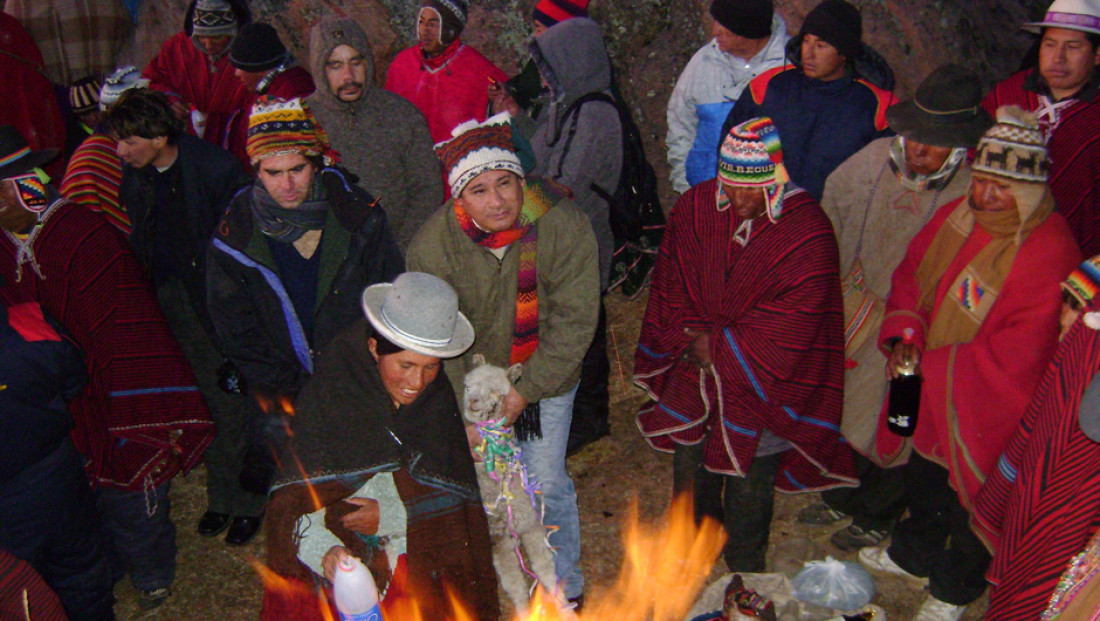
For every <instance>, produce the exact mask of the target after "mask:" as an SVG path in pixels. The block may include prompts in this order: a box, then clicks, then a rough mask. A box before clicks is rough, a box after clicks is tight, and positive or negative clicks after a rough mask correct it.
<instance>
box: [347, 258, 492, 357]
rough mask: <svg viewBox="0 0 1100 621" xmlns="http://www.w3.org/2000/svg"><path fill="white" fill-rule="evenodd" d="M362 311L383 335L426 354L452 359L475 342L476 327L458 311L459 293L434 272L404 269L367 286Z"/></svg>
mask: <svg viewBox="0 0 1100 621" xmlns="http://www.w3.org/2000/svg"><path fill="white" fill-rule="evenodd" d="M363 312H365V313H366V314H367V319H369V320H370V323H371V325H372V326H374V329H375V330H376V331H377V332H378V334H379V335H380V336H383V337H385V338H386V340H388V341H390V342H391V343H393V344H394V345H397V346H398V347H401V348H404V349H408V350H412V351H415V352H417V353H419V354H424V355H425V356H434V357H436V358H453V357H455V356H458V355H460V354H461V353H462V352H464V351H466V350H467V349H469V348H470V345H473V343H474V327H473V326H472V325H470V321H469V320H468V319H466V316H465V315H463V314H462V313H460V312H459V311H458V295H456V294H455V291H454V289H452V288H451V286H450V285H448V284H447V281H445V280H443V279H442V278H439V277H437V276H433V275H431V274H424V273H422V272H405V273H404V274H401V275H399V276H398V277H397V278H395V279H394V281H393V283H381V284H377V285H371V286H370V287H367V289H366V290H365V291H363Z"/></svg>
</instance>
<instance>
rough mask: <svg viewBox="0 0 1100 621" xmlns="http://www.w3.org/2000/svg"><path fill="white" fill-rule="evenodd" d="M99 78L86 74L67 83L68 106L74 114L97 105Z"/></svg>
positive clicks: (90, 109)
mask: <svg viewBox="0 0 1100 621" xmlns="http://www.w3.org/2000/svg"><path fill="white" fill-rule="evenodd" d="M100 88H101V86H100V84H99V78H97V77H95V76H92V75H90V76H88V77H85V78H80V79H79V80H77V81H76V82H73V83H72V84H70V85H69V108H70V109H71V110H72V111H73V113H74V114H84V113H85V112H91V111H92V110H95V109H96V108H98V107H99V89H100Z"/></svg>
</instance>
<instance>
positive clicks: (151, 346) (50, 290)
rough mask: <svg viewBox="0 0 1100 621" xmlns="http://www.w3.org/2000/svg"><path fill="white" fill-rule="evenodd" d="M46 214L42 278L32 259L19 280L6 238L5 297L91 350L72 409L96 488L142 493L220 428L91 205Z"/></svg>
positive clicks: (2, 242)
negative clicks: (30, 306) (38, 310)
mask: <svg viewBox="0 0 1100 621" xmlns="http://www.w3.org/2000/svg"><path fill="white" fill-rule="evenodd" d="M51 191H52V188H51ZM46 213H47V216H46V220H45V223H44V224H42V225H41V226H42V229H41V231H39V233H38V234H37V235H36V236H35V237H34V239H33V242H32V247H33V248H34V255H35V258H36V260H37V262H38V265H39V266H40V269H41V273H42V275H41V276H39V275H38V274H37V273H36V271H35V269H34V267H33V266H32V265H31V264H29V263H25V264H23V266H22V276H21V278H19V279H18V280H17V279H16V261H15V258H16V246H15V244H14V242H13V241H12V240H11V239H10V237H9V235H8V234H7V233H4V234H0V278H3V282H4V287H3V288H2V289H0V296H2V297H3V302H4V303H5V304H7V305H11V304H15V303H19V302H27V301H32V300H33V301H37V302H38V303H39V304H41V306H42V308H43V309H44V310H45V311H46V312H47V313H48V314H50V315H52V316H53V317H54V319H56V320H57V321H59V322H61V324H62V325H63V326H65V329H66V330H68V331H69V333H70V334H71V335H72V336H73V339H74V340H76V342H77V344H78V345H80V348H81V349H82V350H83V354H84V362H85V365H86V367H87V369H88V383H87V385H86V386H85V387H84V390H83V391H81V393H80V395H79V396H78V397H77V398H76V399H74V400H73V401H71V402H69V408H70V410H71V411H72V413H73V419H74V420H75V422H76V427H75V429H74V430H73V441H74V443H75V444H76V448H77V450H79V451H80V452H81V453H82V454H83V455H84V456H85V457H87V458H88V460H89V464H88V474H89V476H90V478H91V480H92V482H93V483H95V484H98V485H106V486H110V487H115V488H120V489H126V490H131V491H133V490H141V489H143V488H146V487H149V486H150V485H157V484H160V483H162V482H164V481H166V480H168V479H169V478H170V477H172V476H173V475H174V474H176V472H179V471H181V470H182V471H183V472H186V471H188V470H190V469H191V468H192V467H194V466H195V465H196V464H197V463H198V462H199V460H200V459H201V458H202V452H203V450H204V449H205V448H206V445H207V444H209V443H210V441H211V440H212V439H213V437H214V424H213V422H212V421H211V418H210V412H209V411H208V410H207V408H206V402H205V401H204V400H203V398H202V395H201V394H200V393H199V389H198V386H197V385H196V383H195V376H194V374H193V373H192V372H191V368H190V367H189V366H188V364H187V360H186V359H185V358H184V357H183V351H182V350H181V349H180V346H179V343H178V342H177V341H176V340H175V338H174V337H173V336H172V333H171V332H170V331H169V328H168V322H167V321H166V320H165V319H164V315H163V314H162V313H161V311H160V307H159V306H158V305H157V301H156V298H155V297H154V295H153V291H152V289H151V287H150V286H149V284H148V283H147V282H146V281H145V279H144V277H143V276H142V272H141V267H140V266H139V265H138V263H137V260H136V259H135V258H134V256H133V254H131V252H130V249H129V247H128V246H127V245H126V241H125V240H124V239H123V238H122V236H120V235H119V234H118V231H116V230H114V229H113V228H112V227H111V226H110V225H109V224H107V221H106V220H104V219H103V218H102V217H100V216H98V215H95V214H93V213H92V212H90V211H88V210H87V209H86V208H84V207H83V206H81V205H77V204H75V203H71V202H69V201H66V200H64V199H61V200H58V201H57V202H55V203H53V204H52V205H51V206H50V207H49V208H48V209H47V211H46ZM203 371H205V372H209V373H212V372H213V370H211V369H203Z"/></svg>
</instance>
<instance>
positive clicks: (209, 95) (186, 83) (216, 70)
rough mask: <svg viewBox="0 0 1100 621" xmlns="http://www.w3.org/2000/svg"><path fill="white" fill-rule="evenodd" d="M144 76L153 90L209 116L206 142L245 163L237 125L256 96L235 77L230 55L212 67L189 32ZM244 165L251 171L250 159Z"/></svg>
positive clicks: (168, 46) (164, 51) (169, 45)
mask: <svg viewBox="0 0 1100 621" xmlns="http://www.w3.org/2000/svg"><path fill="white" fill-rule="evenodd" d="M141 75H142V76H143V77H146V78H149V82H150V84H149V87H150V88H152V89H155V90H158V91H163V92H164V93H165V94H166V95H168V96H169V98H171V99H173V100H180V101H182V102H184V103H186V104H188V105H190V106H191V107H192V108H193V109H197V110H199V111H200V112H203V113H205V114H206V115H207V116H206V130H205V131H204V132H203V135H202V137H203V139H204V140H206V141H207V142H211V143H213V144H216V145H218V146H219V147H221V148H223V149H225V150H226V151H229V152H230V153H232V154H234V155H235V156H237V159H241V156H242V155H243V154H244V152H245V150H244V147H243V145H237V144H234V143H235V141H236V140H239V139H240V136H237V135H234V133H233V131H232V130H233V123H234V120H235V119H236V117H237V116H238V115H241V114H243V115H245V116H248V114H249V110H247V109H246V106H248V104H249V102H250V101H251V98H252V94H251V93H250V92H249V91H248V88H246V87H245V85H244V82H241V81H240V80H239V79H238V78H237V76H236V75H234V74H233V65H231V64H230V63H229V54H228V53H226V54H222V55H221V56H220V57H219V58H218V59H217V60H215V61H214V63H213V65H211V63H210V60H209V58H208V57H207V55H206V54H205V53H203V52H202V51H201V50H200V49H199V48H198V47H196V46H195V43H194V42H193V41H192V40H191V37H189V36H187V33H186V32H177V33H176V34H175V35H174V36H172V37H171V38H170V39H168V40H167V41H165V42H164V45H163V46H162V47H161V48H160V52H159V53H158V54H157V55H156V56H155V57H153V60H151V61H149V65H148V66H147V67H145V71H143V72H142V73H141ZM187 126H188V131H190V132H191V133H195V131H194V127H193V125H192V124H191V122H190V118H188V124H187ZM241 164H242V165H243V166H245V167H246V168H247V167H248V158H247V157H245V158H244V160H243V161H242V162H241Z"/></svg>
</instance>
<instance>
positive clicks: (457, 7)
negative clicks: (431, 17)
mask: <svg viewBox="0 0 1100 621" xmlns="http://www.w3.org/2000/svg"><path fill="white" fill-rule="evenodd" d="M469 7H470V3H469V2H467V1H466V0H420V10H421V11H423V10H424V9H432V10H433V11H435V12H436V13H438V14H439V22H440V24H439V42H440V43H442V44H443V45H444V46H447V45H450V44H451V43H452V42H453V41H454V40H455V39H457V38H458V35H460V34H462V29H463V28H465V27H466V12H467V10H468V9H469ZM417 15H419V13H417Z"/></svg>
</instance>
